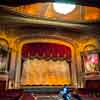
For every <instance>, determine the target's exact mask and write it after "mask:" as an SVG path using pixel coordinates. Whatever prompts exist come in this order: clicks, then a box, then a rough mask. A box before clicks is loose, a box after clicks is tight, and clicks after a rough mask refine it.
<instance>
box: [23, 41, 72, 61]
mask: <svg viewBox="0 0 100 100" xmlns="http://www.w3.org/2000/svg"><path fill="white" fill-rule="evenodd" d="M22 58H24V59H25V58H39V59H43V58H45V59H54V60H60V59H62V60H65V59H66V60H71V49H70V48H69V47H67V46H65V45H61V44H56V43H39V42H38V43H28V44H24V46H23V48H22Z"/></svg>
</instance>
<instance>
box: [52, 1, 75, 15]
mask: <svg viewBox="0 0 100 100" xmlns="http://www.w3.org/2000/svg"><path fill="white" fill-rule="evenodd" d="M53 7H54V10H55V11H56V12H57V13H60V14H64V15H65V14H68V13H70V12H72V11H73V10H74V9H75V7H76V6H75V5H74V4H65V3H53Z"/></svg>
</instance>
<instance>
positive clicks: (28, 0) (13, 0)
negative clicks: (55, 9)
mask: <svg viewBox="0 0 100 100" xmlns="http://www.w3.org/2000/svg"><path fill="white" fill-rule="evenodd" d="M55 1H57V2H66V3H74V4H78V5H85V6H95V7H100V1H99V0H0V4H1V5H9V6H19V5H23V4H32V3H37V2H42V3H43V2H55Z"/></svg>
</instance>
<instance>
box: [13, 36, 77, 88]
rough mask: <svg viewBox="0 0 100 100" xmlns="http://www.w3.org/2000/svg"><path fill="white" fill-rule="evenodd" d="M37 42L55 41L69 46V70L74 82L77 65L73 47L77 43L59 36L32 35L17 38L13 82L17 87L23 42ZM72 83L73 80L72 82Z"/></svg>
mask: <svg viewBox="0 0 100 100" xmlns="http://www.w3.org/2000/svg"><path fill="white" fill-rule="evenodd" d="M37 42H41V43H56V44H62V45H65V46H67V47H70V49H71V53H72V58H71V62H72V63H71V70H72V69H73V72H72V73H73V76H72V80H73V81H74V80H75V83H76V78H75V76H77V75H76V73H77V72H76V70H77V68H76V67H77V66H76V67H75V65H76V61H75V60H76V58H75V56H76V54H75V52H76V50H75V48H76V47H77V45H75V42H74V43H71V42H72V41H68V40H67V39H66V40H65V39H64V38H61V37H58V38H57V37H55V36H51V37H50V36H34V37H26V38H25V37H24V38H22V39H21V38H20V39H18V42H17V43H18V44H19V45H18V47H17V48H19V49H18V52H19V53H18V59H17V66H16V79H15V82H16V83H18V84H17V87H20V74H21V63H22V62H21V54H22V47H23V45H24V44H27V43H37ZM73 83H74V82H73Z"/></svg>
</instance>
